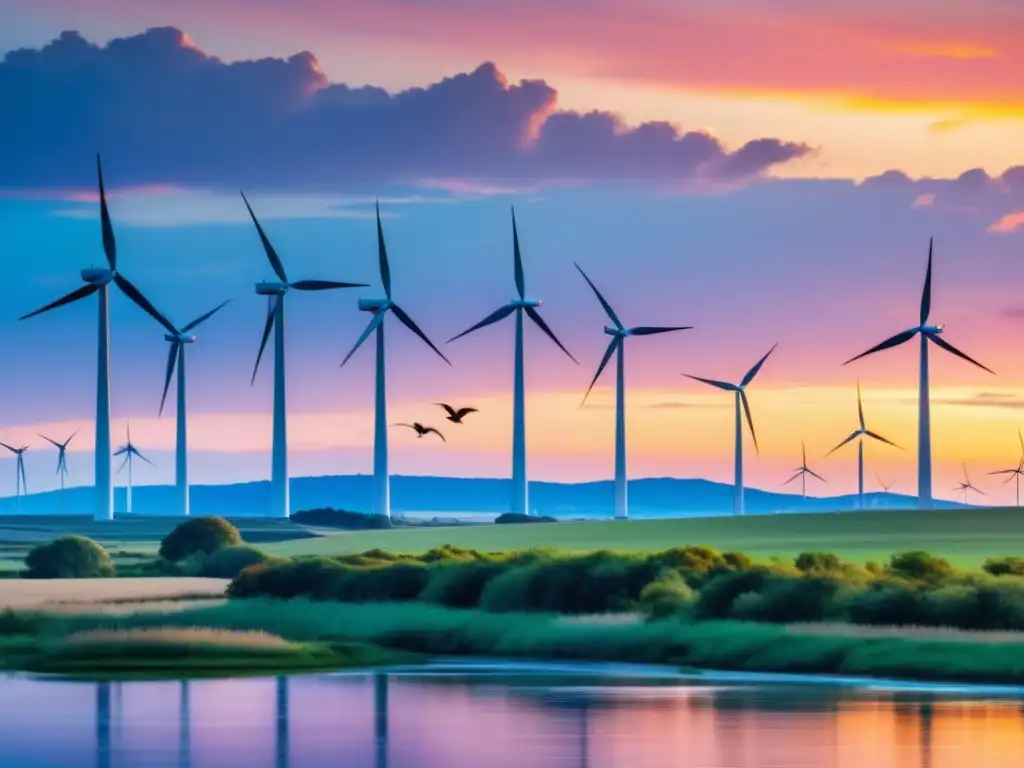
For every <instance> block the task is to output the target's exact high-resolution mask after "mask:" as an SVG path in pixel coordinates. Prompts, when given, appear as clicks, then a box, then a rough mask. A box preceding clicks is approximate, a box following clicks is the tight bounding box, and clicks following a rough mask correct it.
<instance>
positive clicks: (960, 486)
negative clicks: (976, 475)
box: [953, 462, 985, 504]
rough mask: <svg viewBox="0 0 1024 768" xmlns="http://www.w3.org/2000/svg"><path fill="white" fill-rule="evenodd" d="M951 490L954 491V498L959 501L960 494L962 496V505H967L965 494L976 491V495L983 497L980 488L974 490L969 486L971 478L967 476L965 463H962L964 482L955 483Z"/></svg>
mask: <svg viewBox="0 0 1024 768" xmlns="http://www.w3.org/2000/svg"><path fill="white" fill-rule="evenodd" d="M953 490H954V491H956V497H955V498H958V499H959V498H960V494H963V496H964V504H966V503H967V492H968V491H976V492H977V493H980V494H981V495H982V496H984V495H985V492H984V491H983V490H981V489H980V488H975V487H974V486H973V485H971V477H970V475H968V474H967V462H964V482H962V483H957V484H956V487H955V488H954V489H953Z"/></svg>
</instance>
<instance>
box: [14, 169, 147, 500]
mask: <svg viewBox="0 0 1024 768" xmlns="http://www.w3.org/2000/svg"><path fill="white" fill-rule="evenodd" d="M96 176H97V180H98V184H99V192H100V226H101V229H102V232H103V253H104V254H105V255H106V259H107V266H105V267H89V268H88V269H83V270H82V273H81V274H82V280H83V282H84V283H85V285H83V286H81V287H80V288H76V289H75V290H73V291H72V292H71V293H69V294H67V295H66V296H63V297H61V298H59V299H57V300H56V301H54V302H52V303H50V304H47V305H46V306H45V307H40V308H39V309H37V310H35V311H34V312H29V313H28V314H27V315H22V316H21V317H20V318H19V320H26V319H28V318H30V317H34V316H35V315H39V314H42V313H43V312H48V311H50V310H51V309H56V308H57V307H62V306H64V305H65V304H71V303H72V302H75V301H78V300H79V299H84V298H85V297H87V296H91V295H93V294H94V293H95V294H98V298H99V344H98V346H97V363H96V502H95V509H94V513H93V514H94V517H95V519H96V520H113V519H114V484H113V479H112V477H111V474H110V321H109V317H108V312H107V310H108V307H109V300H110V296H109V290H108V286H109V285H110V284H111V283H113V284H114V285H116V286H117V287H118V288H120V289H121V291H122V292H123V293H124V294H125V295H126V296H127V297H128V298H129V299H131V300H132V301H133V302H134V303H135V304H137V305H138V306H139V307H141V308H142V309H143V310H144V311H145V312H146V313H147V314H148V315H149V316H150V317H152V318H153V319H155V320H156V321H157V322H159V323H161V324H163V323H165V322H166V318H164V317H163V315H161V314H160V313H159V312H157V310H156V308H155V307H154V306H153V305H152V304H150V303H149V300H148V299H147V298H146V297H145V296H143V295H142V294H141V293H140V292H139V290H138V288H136V287H135V286H134V285H132V284H131V283H130V282H129V281H128V278H126V277H125V276H124V275H122V274H121V273H120V272H119V271H118V269H117V245H116V243H115V241H114V228H113V225H112V224H111V223H110V213H109V212H108V211H107V196H106V192H105V191H104V189H103V168H102V166H101V165H100V156H99V155H96Z"/></svg>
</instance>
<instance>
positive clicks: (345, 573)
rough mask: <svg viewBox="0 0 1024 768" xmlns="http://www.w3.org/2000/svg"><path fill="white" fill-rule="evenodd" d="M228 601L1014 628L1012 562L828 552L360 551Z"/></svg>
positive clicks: (241, 581) (287, 571) (268, 579)
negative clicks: (782, 555)
mask: <svg viewBox="0 0 1024 768" xmlns="http://www.w3.org/2000/svg"><path fill="white" fill-rule="evenodd" d="M228 594H229V595H230V596H231V597H235V598H249V597H273V598H293V597H306V598H310V599H313V600H336V601H344V602H355V603H365V602H394V601H422V602H425V603H433V604H437V605H443V606H448V607H458V608H479V609H483V610H485V611H491V612H511V611H529V612H552V613H565V614H588V613H605V612H626V611H632V612H636V611H639V612H643V613H645V614H647V615H648V616H652V617H667V616H672V615H678V616H680V617H683V618H687V619H692V620H707V619H739V620H746V621H760V622H777V623H794V622H820V621H846V622H851V623H854V624H879V625H922V626H945V627H956V628H961V629H1004V630H1005V629H1009V630H1024V559H1021V558H1001V559H995V560H989V561H987V562H986V563H985V566H984V573H969V572H964V571H960V570H957V569H955V568H954V567H953V566H952V565H950V563H949V562H947V561H946V560H944V559H942V558H940V557H936V556H934V555H931V554H929V553H927V552H904V553H900V554H896V555H893V556H892V558H891V559H890V560H889V562H888V563H885V564H877V563H868V564H867V565H866V566H858V565H855V564H853V563H848V562H844V561H843V560H841V559H840V558H838V557H837V556H835V555H833V554H829V553H821V552H809V553H804V554H801V555H800V556H799V557H797V558H796V559H795V560H794V562H792V563H783V562H778V561H775V562H771V563H757V562H754V561H753V560H751V559H750V558H749V557H747V556H746V555H743V554H741V553H734V552H726V553H719V552H717V551H715V550H713V549H710V548H708V547H677V548H673V549H668V550H665V551H663V552H657V553H654V554H649V555H639V554H621V553H613V552H603V551H602V552H594V553H590V554H586V555H578V554H569V553H563V552H557V551H552V550H525V551H520V552H511V553H507V554H483V553H480V552H477V551H475V550H466V549H458V548H453V547H442V548H439V549H434V550H431V551H430V552H427V553H426V554H423V555H418V556H414V555H398V554H394V553H391V552H387V551H384V550H371V551H369V552H364V553H362V554H358V555H346V556H339V557H333V558H328V557H319V558H297V559H293V560H286V561H278V562H266V563H261V564H257V565H254V566H251V567H249V568H246V569H244V570H242V571H241V573H239V574H238V575H237V576H236V577H235V578H234V580H233V581H232V583H231V585H230V587H229V588H228Z"/></svg>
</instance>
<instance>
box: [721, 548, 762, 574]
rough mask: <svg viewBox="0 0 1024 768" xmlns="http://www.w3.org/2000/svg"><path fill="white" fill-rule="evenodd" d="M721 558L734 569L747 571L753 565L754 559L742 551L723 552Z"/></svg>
mask: <svg viewBox="0 0 1024 768" xmlns="http://www.w3.org/2000/svg"><path fill="white" fill-rule="evenodd" d="M722 559H723V560H724V561H725V564H726V566H727V567H728V568H731V569H732V570H734V571H749V570H750V569H751V568H753V567H754V561H753V560H751V559H750V558H749V557H748V556H747V555H745V554H743V553H742V552H724V553H723V554H722Z"/></svg>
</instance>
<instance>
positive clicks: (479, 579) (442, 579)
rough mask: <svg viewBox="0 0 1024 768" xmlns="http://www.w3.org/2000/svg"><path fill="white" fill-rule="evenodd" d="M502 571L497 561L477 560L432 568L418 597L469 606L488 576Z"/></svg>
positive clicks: (461, 606)
mask: <svg viewBox="0 0 1024 768" xmlns="http://www.w3.org/2000/svg"><path fill="white" fill-rule="evenodd" d="M503 570H505V566H504V565H502V564H500V563H488V562H479V561H477V562H467V563H459V564H457V565H446V566H442V567H439V568H434V569H432V570H431V573H430V576H429V578H428V580H427V586H426V588H425V589H424V590H423V592H421V593H420V599H421V600H423V601H425V602H428V603H437V604H438V605H446V606H448V607H449V608H472V607H474V606H476V605H477V603H479V602H480V596H481V595H482V594H483V591H484V588H485V587H486V586H487V585H488V584H489V583H490V581H491V579H493V578H495V577H497V576H498V575H499V574H500V573H501V572H502V571H503Z"/></svg>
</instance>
